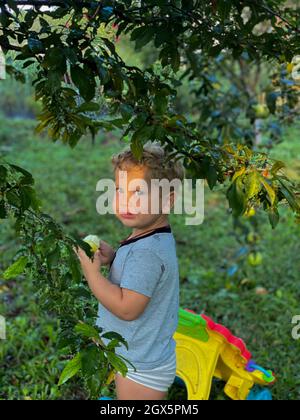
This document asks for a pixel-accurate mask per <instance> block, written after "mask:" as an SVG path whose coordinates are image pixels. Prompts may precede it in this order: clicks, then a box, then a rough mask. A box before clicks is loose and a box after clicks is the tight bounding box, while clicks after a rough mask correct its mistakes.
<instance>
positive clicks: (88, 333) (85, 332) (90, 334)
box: [74, 322, 99, 339]
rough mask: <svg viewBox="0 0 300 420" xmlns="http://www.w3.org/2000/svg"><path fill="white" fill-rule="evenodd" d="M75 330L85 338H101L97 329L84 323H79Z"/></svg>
mask: <svg viewBox="0 0 300 420" xmlns="http://www.w3.org/2000/svg"><path fill="white" fill-rule="evenodd" d="M74 330H75V332H77V333H78V334H80V335H81V336H83V337H87V338H96V339H98V338H99V332H98V331H97V330H96V328H94V327H92V326H91V325H88V324H84V323H83V322H79V323H78V324H77V325H76V326H75V327H74Z"/></svg>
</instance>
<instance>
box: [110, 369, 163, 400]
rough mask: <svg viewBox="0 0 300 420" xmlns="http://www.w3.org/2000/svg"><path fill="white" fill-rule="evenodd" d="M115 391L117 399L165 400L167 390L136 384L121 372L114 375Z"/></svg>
mask: <svg viewBox="0 0 300 420" xmlns="http://www.w3.org/2000/svg"><path fill="white" fill-rule="evenodd" d="M115 384H116V393H117V399H118V400H165V399H166V397H167V392H162V391H156V390H155V389H152V388H149V387H147V386H144V385H141V384H138V383H137V382H134V381H132V380H130V379H128V378H124V377H123V376H122V375H121V374H119V373H117V374H116V375H115Z"/></svg>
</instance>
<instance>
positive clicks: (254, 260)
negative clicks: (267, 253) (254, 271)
mask: <svg viewBox="0 0 300 420" xmlns="http://www.w3.org/2000/svg"><path fill="white" fill-rule="evenodd" d="M262 261H263V256H262V254H261V253H260V252H256V253H254V252H253V253H251V254H250V255H249V256H248V263H249V264H250V265H252V266H257V265H260V264H261V263H262Z"/></svg>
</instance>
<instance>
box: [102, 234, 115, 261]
mask: <svg viewBox="0 0 300 420" xmlns="http://www.w3.org/2000/svg"><path fill="white" fill-rule="evenodd" d="M99 251H100V258H101V263H102V264H103V265H108V264H110V263H111V262H112V260H113V258H114V256H115V251H114V250H113V248H112V247H111V246H110V245H109V244H108V243H107V242H105V241H103V240H102V239H101V241H100V247H99Z"/></svg>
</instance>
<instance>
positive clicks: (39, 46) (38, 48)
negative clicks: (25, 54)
mask: <svg viewBox="0 0 300 420" xmlns="http://www.w3.org/2000/svg"><path fill="white" fill-rule="evenodd" d="M28 47H29V49H30V50H31V51H32V52H33V53H34V54H38V53H41V52H43V51H44V46H43V43H42V42H41V41H40V40H39V39H36V38H29V39H28Z"/></svg>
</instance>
